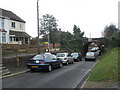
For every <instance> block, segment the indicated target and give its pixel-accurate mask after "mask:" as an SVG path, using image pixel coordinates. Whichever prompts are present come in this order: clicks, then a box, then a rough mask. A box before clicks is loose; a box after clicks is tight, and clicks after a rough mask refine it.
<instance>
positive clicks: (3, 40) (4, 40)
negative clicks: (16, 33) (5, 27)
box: [2, 32, 6, 43]
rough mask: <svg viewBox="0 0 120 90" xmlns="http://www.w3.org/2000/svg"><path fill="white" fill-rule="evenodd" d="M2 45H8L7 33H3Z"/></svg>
mask: <svg viewBox="0 0 120 90" xmlns="http://www.w3.org/2000/svg"><path fill="white" fill-rule="evenodd" d="M2 43H6V33H5V32H3V33H2Z"/></svg>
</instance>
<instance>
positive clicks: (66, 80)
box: [2, 61, 97, 88]
mask: <svg viewBox="0 0 120 90" xmlns="http://www.w3.org/2000/svg"><path fill="white" fill-rule="evenodd" d="M96 62H97V61H95V62H94V61H87V62H86V61H80V62H75V63H74V64H70V65H68V66H63V67H62V68H57V69H54V70H53V71H51V72H44V71H41V72H26V73H24V74H20V75H17V76H13V77H9V78H4V79H3V81H2V82H3V88H76V87H77V86H78V85H79V83H81V82H82V78H83V77H84V75H85V74H86V73H87V72H88V71H89V70H90V69H91V68H92V67H93V66H94V65H95V63H96Z"/></svg>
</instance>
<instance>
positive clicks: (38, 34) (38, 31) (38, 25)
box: [37, 0, 40, 54]
mask: <svg viewBox="0 0 120 90" xmlns="http://www.w3.org/2000/svg"><path fill="white" fill-rule="evenodd" d="M38 2H39V0H37V31H38V37H37V42H38V54H39V53H40V46H39V36H40V32H39V3H38Z"/></svg>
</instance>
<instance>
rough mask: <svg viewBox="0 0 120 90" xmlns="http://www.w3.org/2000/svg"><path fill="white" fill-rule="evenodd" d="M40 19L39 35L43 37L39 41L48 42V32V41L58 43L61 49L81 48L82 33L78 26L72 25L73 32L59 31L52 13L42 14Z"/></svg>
mask: <svg viewBox="0 0 120 90" xmlns="http://www.w3.org/2000/svg"><path fill="white" fill-rule="evenodd" d="M40 20H41V30H40V32H41V35H43V38H42V39H41V41H40V42H48V33H49V39H50V43H53V44H54V43H60V45H61V47H60V48H61V49H63V50H67V51H68V52H73V51H80V52H81V50H82V48H83V41H84V39H83V35H84V32H81V30H80V28H79V26H77V25H74V26H73V34H72V33H70V32H68V31H67V32H64V31H61V29H60V28H59V29H58V28H57V26H58V25H57V20H56V18H55V17H54V16H53V15H49V14H46V15H43V18H42V19H40Z"/></svg>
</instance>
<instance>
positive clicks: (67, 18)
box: [0, 0, 119, 37]
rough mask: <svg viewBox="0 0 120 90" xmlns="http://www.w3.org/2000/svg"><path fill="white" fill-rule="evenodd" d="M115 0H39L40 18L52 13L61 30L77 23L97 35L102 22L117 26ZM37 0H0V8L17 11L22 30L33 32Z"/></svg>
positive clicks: (102, 27)
mask: <svg viewBox="0 0 120 90" xmlns="http://www.w3.org/2000/svg"><path fill="white" fill-rule="evenodd" d="M118 1H119V0H39V13H40V18H41V17H42V15H44V14H52V15H53V16H54V17H56V19H57V20H58V25H59V27H60V28H61V29H62V31H69V32H71V33H72V31H73V30H72V29H73V25H74V24H75V25H78V26H79V27H80V29H81V31H84V32H85V36H87V37H90V33H91V37H101V32H102V31H103V30H104V27H105V26H106V25H110V24H114V25H116V26H118ZM36 3H37V0H0V8H3V9H6V10H9V11H12V12H14V13H15V14H17V15H18V16H19V17H21V18H22V19H23V20H25V21H26V32H27V33H28V34H30V35H31V36H33V37H36V36H37V12H36V11H37V5H36Z"/></svg>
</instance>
